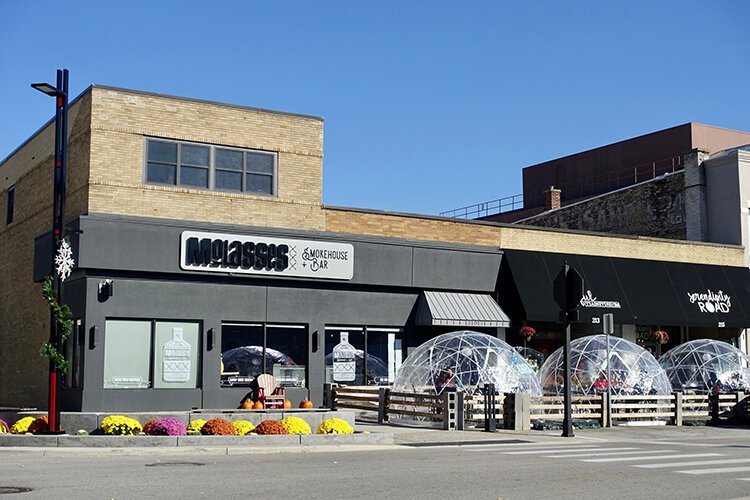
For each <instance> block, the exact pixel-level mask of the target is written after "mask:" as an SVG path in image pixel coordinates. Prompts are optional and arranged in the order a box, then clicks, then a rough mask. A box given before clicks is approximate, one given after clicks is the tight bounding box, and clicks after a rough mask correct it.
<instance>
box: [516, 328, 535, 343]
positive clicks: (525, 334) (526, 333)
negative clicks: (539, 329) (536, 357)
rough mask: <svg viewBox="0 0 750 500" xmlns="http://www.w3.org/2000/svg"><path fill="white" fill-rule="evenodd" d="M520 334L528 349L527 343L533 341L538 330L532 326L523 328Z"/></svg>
mask: <svg viewBox="0 0 750 500" xmlns="http://www.w3.org/2000/svg"><path fill="white" fill-rule="evenodd" d="M519 333H520V334H521V338H523V346H524V348H525V347H526V342H528V341H529V340H531V337H533V336H534V335H536V330H534V329H533V328H532V327H530V326H525V325H524V326H522V327H521V330H519Z"/></svg>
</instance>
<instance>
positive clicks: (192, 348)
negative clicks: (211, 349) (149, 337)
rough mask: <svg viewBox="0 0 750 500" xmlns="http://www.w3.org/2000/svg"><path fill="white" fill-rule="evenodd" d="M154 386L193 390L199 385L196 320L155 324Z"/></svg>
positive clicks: (198, 334) (197, 329)
mask: <svg viewBox="0 0 750 500" xmlns="http://www.w3.org/2000/svg"><path fill="white" fill-rule="evenodd" d="M155 354H156V363H155V367H154V370H155V371H156V376H155V377H154V387H155V388H157V389H194V388H196V387H198V360H199V359H200V328H199V325H198V324H197V323H169V322H160V321H158V322H157V323H156V349H155Z"/></svg>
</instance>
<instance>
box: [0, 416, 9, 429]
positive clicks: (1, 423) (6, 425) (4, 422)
mask: <svg viewBox="0 0 750 500" xmlns="http://www.w3.org/2000/svg"><path fill="white" fill-rule="evenodd" d="M0 427H5V432H10V427H8V422H6V421H5V420H3V419H2V418H0Z"/></svg>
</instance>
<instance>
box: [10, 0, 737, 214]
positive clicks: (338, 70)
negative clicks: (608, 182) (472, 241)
mask: <svg viewBox="0 0 750 500" xmlns="http://www.w3.org/2000/svg"><path fill="white" fill-rule="evenodd" d="M59 8H63V10H61V11H60V12H59V13H58V12H56V9H59ZM0 18H2V19H3V20H4V22H3V28H2V29H0V92H1V95H3V96H4V99H2V100H0V158H4V157H5V156H7V155H8V154H9V153H10V152H11V151H12V150H13V149H14V148H15V147H16V146H18V145H19V144H20V143H21V142H22V141H24V140H25V139H26V138H28V137H29V136H30V135H31V134H32V133H33V132H34V131H35V130H36V129H37V128H39V127H40V126H41V125H42V124H43V123H44V121H46V120H47V119H49V118H50V117H51V116H52V112H53V103H52V102H51V100H50V99H49V98H46V97H44V96H42V95H41V94H39V93H38V92H36V91H34V90H33V89H31V88H30V87H29V84H30V83H32V82H38V81H50V82H53V83H54V78H55V70H56V69H57V68H60V67H67V68H69V69H70V71H71V91H72V94H73V95H78V94H79V93H80V92H82V91H83V90H84V89H85V88H86V87H88V86H89V85H90V84H91V83H98V84H104V85H112V86H118V87H125V88H132V89H138V90H145V91H152V92H160V93H167V94H174V95H178V96H186V97H194V98H199V99H209V100H216V101H221V102H228V103H234V104H241V105H246V106H255V107H261V108H270V109H278V110H282V111H290V112H296V113H303V114H311V115H317V116H322V117H324V118H325V139H324V140H325V150H324V152H325V157H324V160H323V165H324V191H323V197H324V202H325V203H326V204H330V205H343V206H352V207H362V208H376V209H383V210H394V211H401V212H415V213H425V214H437V213H439V212H441V211H444V210H448V209H451V208H456V207H459V206H463V205H468V204H473V203H478V202H482V201H487V200H491V199H495V198H500V197H504V196H510V195H513V194H517V193H520V192H521V169H522V168H523V167H524V166H528V165H532V164H534V163H538V162H541V161H545V160H549V159H552V158H556V157H558V156H563V155H566V154H571V153H575V152H577V151H581V150H585V149H590V148H593V147H597V146H601V145H604V144H607V143H610V142H613V141H617V140H622V139H626V138H628V137H632V136H636V135H641V134H644V133H648V132H652V131H655V130H659V129H662V128H666V127H670V126H674V125H678V124H681V123H685V122H689V121H695V122H700V123H706V124H710V125H716V126H721V127H726V128H732V129H739V130H745V131H750V94H749V93H748V90H747V89H748V88H750V64H748V49H750V30H748V29H747V19H749V18H750V2H747V1H744V0H738V1H718V2H697V1H688V0H680V1H671V0H670V1H658V2H655V1H628V2H606V1H604V2H603V1H601V0H599V1H574V2H563V1H557V2H553V1H537V2H500V1H474V2H448V1H409V2H396V1H380V2H374V1H371V2H362V1H359V2H355V1H340V2H329V1H314V2H313V1H273V2H255V1H249V0H245V1H222V2H197V1H195V2H193V1H188V0H183V1H179V2H177V1H166V0H165V1H148V2H146V1H139V0H133V1H128V2H106V1H102V2H83V1H76V0H72V1H66V2H60V1H59V0H58V1H57V2H51V1H47V0H40V1H36V2H22V1H19V0H15V1H11V0H9V1H5V2H2V3H1V4H0ZM58 29H59V30H60V31H61V37H60V38H61V39H60V40H59V41H56V40H55V36H54V35H55V31H56V30H58Z"/></svg>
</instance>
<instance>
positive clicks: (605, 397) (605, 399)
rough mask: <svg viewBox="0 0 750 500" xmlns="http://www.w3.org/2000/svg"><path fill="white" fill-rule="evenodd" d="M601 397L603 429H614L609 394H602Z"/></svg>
mask: <svg viewBox="0 0 750 500" xmlns="http://www.w3.org/2000/svg"><path fill="white" fill-rule="evenodd" d="M599 395H600V396H601V397H602V407H601V409H600V411H601V413H602V427H612V419H611V418H610V414H609V392H601V393H599Z"/></svg>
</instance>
